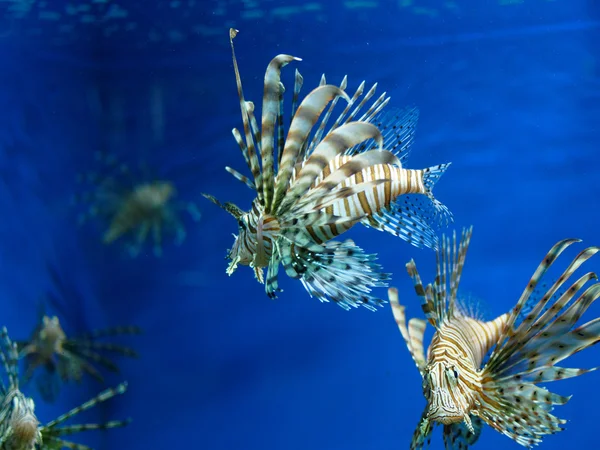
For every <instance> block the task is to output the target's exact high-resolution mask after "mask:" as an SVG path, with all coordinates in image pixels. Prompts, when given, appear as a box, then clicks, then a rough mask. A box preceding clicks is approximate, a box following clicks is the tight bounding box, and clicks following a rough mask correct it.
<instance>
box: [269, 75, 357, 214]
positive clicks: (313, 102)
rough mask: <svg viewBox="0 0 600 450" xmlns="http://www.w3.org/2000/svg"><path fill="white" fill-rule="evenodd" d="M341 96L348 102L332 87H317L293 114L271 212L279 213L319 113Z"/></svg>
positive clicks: (341, 92)
mask: <svg viewBox="0 0 600 450" xmlns="http://www.w3.org/2000/svg"><path fill="white" fill-rule="evenodd" d="M338 96H342V97H344V98H345V99H346V100H349V98H348V96H347V94H346V93H345V92H344V91H342V90H340V88H338V87H336V86H332V85H325V86H319V87H318V88H316V89H314V90H313V91H312V92H310V94H308V95H307V96H306V97H305V98H304V100H303V101H302V103H301V104H300V106H299V108H298V111H297V112H296V114H294V118H293V119H292V123H291V125H290V129H289V131H288V136H287V139H286V142H285V146H284V149H283V154H282V155H281V165H280V167H279V172H278V174H277V178H276V180H275V194H274V199H273V204H272V211H274V212H275V211H280V209H281V207H280V204H281V202H282V201H283V200H284V198H285V196H286V192H287V190H288V187H289V184H290V179H291V177H292V172H293V169H294V166H295V164H296V160H297V158H298V155H299V153H300V150H301V148H302V145H303V144H304V143H305V141H306V139H307V138H308V135H309V133H310V131H311V129H312V128H313V126H314V125H315V123H316V122H317V120H318V119H319V117H320V115H321V113H322V112H323V110H324V109H325V107H326V106H327V104H328V103H329V102H330V101H332V100H333V99H334V98H335V97H338Z"/></svg>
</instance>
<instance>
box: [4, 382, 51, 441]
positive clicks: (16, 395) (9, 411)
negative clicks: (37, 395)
mask: <svg viewBox="0 0 600 450" xmlns="http://www.w3.org/2000/svg"><path fill="white" fill-rule="evenodd" d="M7 397H8V398H6V399H5V401H4V404H3V405H2V409H3V410H4V411H3V412H5V413H6V419H5V420H7V421H8V424H9V426H10V430H11V433H10V434H9V435H8V436H3V438H4V439H5V442H4V445H5V446H3V447H2V448H22V449H34V448H36V445H39V444H41V441H42V436H41V433H40V429H39V426H40V423H39V421H38V419H37V417H36V416H35V412H34V408H35V405H34V403H33V400H31V399H30V398H28V397H25V396H24V395H23V394H22V393H21V391H19V390H18V389H13V390H11V391H9V393H8V395H7Z"/></svg>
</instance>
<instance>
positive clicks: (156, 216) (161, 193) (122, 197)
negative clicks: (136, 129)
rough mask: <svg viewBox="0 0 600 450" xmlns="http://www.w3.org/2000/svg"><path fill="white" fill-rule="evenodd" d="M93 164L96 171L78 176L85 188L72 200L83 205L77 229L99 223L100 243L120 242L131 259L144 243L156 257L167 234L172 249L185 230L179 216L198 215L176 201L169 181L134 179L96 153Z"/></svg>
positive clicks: (192, 206) (192, 207)
mask: <svg viewBox="0 0 600 450" xmlns="http://www.w3.org/2000/svg"><path fill="white" fill-rule="evenodd" d="M96 159H97V160H98V161H99V163H101V164H102V166H101V168H100V169H99V170H98V172H97V173H96V172H92V173H88V174H85V175H81V176H80V177H79V181H80V182H81V183H86V184H90V186H88V187H87V190H82V193H80V194H78V195H75V196H74V202H75V203H76V204H85V205H86V206H87V208H86V210H85V211H84V212H82V213H81V214H80V215H79V219H78V220H79V223H80V224H83V223H85V222H87V221H88V220H90V219H92V218H96V217H97V218H100V219H101V220H103V221H104V222H105V223H106V229H105V231H104V233H103V236H102V242H103V243H104V244H107V245H109V244H112V243H114V242H115V241H122V242H123V243H124V244H125V247H126V248H127V250H128V253H129V254H130V255H131V256H132V257H135V256H137V255H138V254H139V253H140V252H141V250H142V248H143V247H144V246H145V245H146V244H147V243H148V241H151V242H152V245H153V251H154V254H155V255H156V256H160V255H162V247H163V240H164V237H165V236H167V235H173V236H174V238H175V242H176V243H177V244H180V243H182V242H183V240H184V239H185V236H186V231H185V227H184V226H183V222H182V220H181V217H180V216H181V215H180V212H181V211H182V210H186V211H187V212H188V213H189V214H190V215H191V216H192V218H193V219H194V220H196V221H197V220H199V218H200V212H199V211H198V209H197V207H196V205H195V204H193V203H190V202H181V201H178V200H177V189H176V188H175V185H174V184H173V183H172V182H171V181H169V180H165V179H156V178H154V177H152V178H151V179H149V176H148V175H144V176H138V175H136V176H134V175H133V174H132V173H131V172H130V170H129V168H128V167H127V166H126V165H125V164H120V163H118V161H117V159H116V158H115V157H114V156H112V155H106V154H104V153H102V152H98V153H97V155H96Z"/></svg>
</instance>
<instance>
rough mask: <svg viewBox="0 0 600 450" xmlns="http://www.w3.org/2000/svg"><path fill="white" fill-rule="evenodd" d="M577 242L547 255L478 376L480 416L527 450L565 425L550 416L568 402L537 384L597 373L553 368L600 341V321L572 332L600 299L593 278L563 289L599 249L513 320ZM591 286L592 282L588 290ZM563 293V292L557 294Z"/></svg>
mask: <svg viewBox="0 0 600 450" xmlns="http://www.w3.org/2000/svg"><path fill="white" fill-rule="evenodd" d="M575 242H578V241H577V240H575V239H568V240H563V241H560V242H559V243H557V244H556V245H555V246H554V247H552V249H551V250H550V251H549V252H548V254H547V255H546V257H545V258H544V259H543V261H542V262H541V264H540V265H539V266H538V268H537V269H536V271H535V273H534V275H533V276H532V278H531V280H530V282H529V284H528V286H527V288H526V289H525V291H524V293H523V294H522V296H521V298H520V299H519V302H518V303H517V306H516V307H515V308H514V309H513V310H512V311H511V313H510V317H509V320H508V322H507V323H508V324H509V325H507V328H505V330H504V333H503V334H502V336H501V338H500V339H499V340H498V345H497V347H496V348H495V349H494V351H493V352H492V355H491V356H490V360H489V362H488V364H486V366H485V367H484V368H483V371H482V380H483V383H482V392H481V399H480V400H481V403H482V406H481V407H480V408H479V411H480V415H481V417H482V418H483V420H484V421H485V422H486V423H488V424H489V425H491V426H492V427H494V428H495V429H496V430H498V431H499V432H501V433H503V434H505V435H507V436H509V437H511V438H512V439H514V440H515V441H517V442H518V443H519V444H521V445H523V446H526V447H531V446H533V445H535V444H538V443H540V442H541V441H542V439H543V437H544V436H545V435H547V434H553V433H557V432H559V431H562V429H563V427H562V425H563V424H564V423H565V422H566V421H565V420H563V419H559V418H558V417H556V416H554V415H552V414H551V413H550V412H551V411H552V408H553V406H554V405H564V404H565V403H567V401H568V400H569V398H570V397H566V396H562V395H557V394H554V393H552V392H549V391H548V390H547V389H545V388H542V387H538V386H536V384H538V383H545V382H550V381H556V380H561V379H566V378H571V377H576V376H579V375H582V374H584V373H587V372H590V371H593V370H596V369H597V368H592V369H579V368H564V367H558V366H556V364H558V363H559V362H560V361H563V360H565V359H566V358H568V357H569V356H571V355H573V354H575V353H577V352H579V351H582V350H585V349H586V348H588V347H590V346H592V345H594V344H596V343H597V342H599V341H600V318H597V319H594V320H592V321H590V322H587V323H586V324H584V325H581V326H579V327H577V328H573V327H574V326H575V324H576V323H577V322H578V320H579V319H580V318H581V317H582V315H583V314H584V313H585V311H586V310H587V309H588V308H589V306H590V305H591V304H592V303H593V302H594V301H596V300H597V299H598V298H600V283H598V282H596V275H595V274H594V273H591V272H590V273H587V274H584V275H583V276H581V277H579V278H578V279H577V280H575V281H574V282H572V284H571V285H570V287H568V289H566V290H564V288H563V286H564V285H565V283H567V282H568V281H569V279H570V278H571V276H572V275H573V274H574V272H575V271H576V270H577V269H578V268H579V267H580V266H581V265H582V264H583V263H584V262H585V261H587V260H588V259H589V258H590V257H591V256H593V255H594V254H595V253H597V251H598V250H599V249H598V248H597V247H590V248H587V249H585V250H583V251H581V252H580V253H579V254H578V255H577V256H576V257H575V258H574V259H573V260H572V261H571V263H570V264H569V266H568V267H567V268H566V269H565V270H564V272H563V273H562V275H560V277H559V278H558V279H557V280H556V281H555V282H554V283H553V284H552V285H551V286H550V287H549V288H548V290H547V292H546V293H545V294H544V295H543V296H542V297H541V298H539V299H538V301H537V303H536V304H535V305H533V306H532V307H531V308H530V312H528V313H527V314H526V317H525V318H524V319H523V320H522V322H520V324H519V325H518V326H517V325H515V324H516V323H517V316H518V315H519V314H521V313H522V312H523V311H525V310H526V304H527V302H528V300H529V297H530V296H531V295H532V293H533V292H534V291H535V289H536V286H537V285H538V282H539V280H540V279H541V277H542V276H543V275H544V274H545V273H546V272H547V270H548V268H549V267H550V266H551V265H552V264H553V263H554V262H555V261H556V259H557V258H558V256H559V255H560V254H561V253H562V252H563V251H564V250H565V249H566V248H567V247H569V246H570V245H572V244H573V243H575ZM590 281H593V283H592V284H591V285H590V286H588V287H587V288H586V287H585V286H586V284H588V283H589V282H590ZM561 290H562V292H563V293H562V294H561V295H556V293H557V292H561ZM582 291H583V292H582ZM549 302H551V303H549ZM499 418H500V419H499Z"/></svg>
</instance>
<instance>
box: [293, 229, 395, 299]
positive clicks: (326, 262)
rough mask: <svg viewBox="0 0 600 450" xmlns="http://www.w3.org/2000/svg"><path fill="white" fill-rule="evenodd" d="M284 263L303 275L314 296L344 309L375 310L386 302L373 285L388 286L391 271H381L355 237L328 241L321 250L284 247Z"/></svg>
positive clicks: (305, 284)
mask: <svg viewBox="0 0 600 450" xmlns="http://www.w3.org/2000/svg"><path fill="white" fill-rule="evenodd" d="M281 258H282V264H283V267H284V269H285V271H286V273H287V274H288V275H289V276H290V277H292V278H300V280H301V281H302V284H303V285H304V288H305V289H306V290H307V291H308V293H309V294H310V295H311V296H312V297H317V298H318V299H319V300H320V301H322V302H328V301H333V302H335V303H337V304H338V305H339V306H341V307H342V308H344V309H345V310H349V309H351V308H356V307H358V306H364V307H366V308H367V309H370V310H371V311H375V310H376V309H377V306H381V305H382V304H383V303H385V302H384V301H383V300H381V299H379V298H377V297H374V296H373V295H371V290H372V289H373V288H374V287H384V286H386V283H385V282H386V281H387V280H388V278H389V276H388V274H385V273H382V272H381V267H380V266H379V264H376V263H375V262H374V260H375V259H376V258H375V255H368V254H366V253H364V251H363V250H362V249H361V248H360V247H357V246H356V245H355V244H354V242H353V241H352V240H346V241H344V242H339V241H328V242H327V243H325V244H324V245H323V249H322V250H321V251H319V252H312V251H310V250H308V249H306V248H301V247H298V246H296V245H288V246H285V247H282V255H281Z"/></svg>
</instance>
